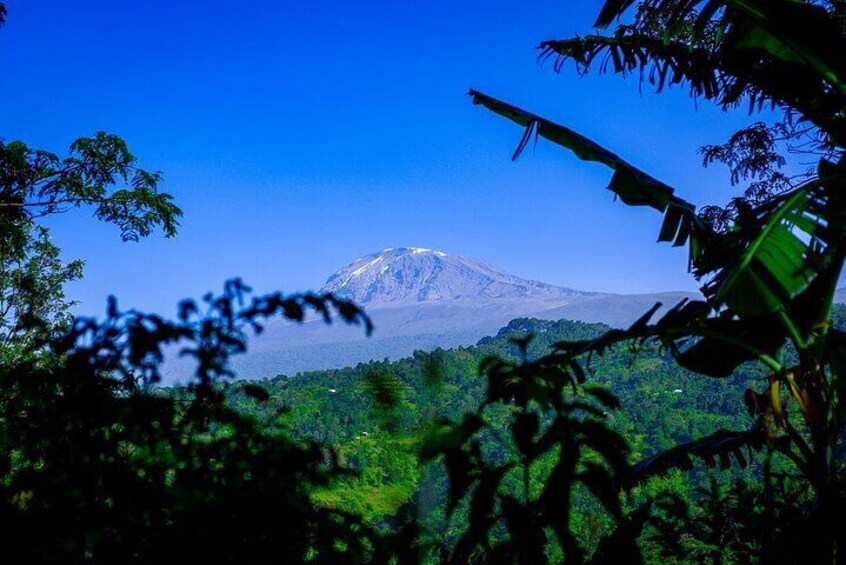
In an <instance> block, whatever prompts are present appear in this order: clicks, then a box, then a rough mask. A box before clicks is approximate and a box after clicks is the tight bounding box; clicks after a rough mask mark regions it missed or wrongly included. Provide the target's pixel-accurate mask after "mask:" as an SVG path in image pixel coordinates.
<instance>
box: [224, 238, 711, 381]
mask: <svg viewBox="0 0 846 565" xmlns="http://www.w3.org/2000/svg"><path fill="white" fill-rule="evenodd" d="M321 291H323V292H332V293H334V294H336V295H337V296H340V297H344V298H349V299H351V300H353V301H355V302H356V303H358V304H359V305H361V306H363V307H364V309H365V311H366V312H367V314H368V315H369V316H370V317H371V319H372V320H373V323H374V325H375V331H374V333H373V336H372V337H371V338H369V339H368V338H365V336H364V333H363V331H362V329H361V328H360V327H355V326H353V327H350V326H346V325H344V324H340V323H335V324H331V325H329V326H327V325H325V324H324V323H323V322H322V321H320V320H317V319H311V320H308V321H306V322H305V323H303V324H291V323H288V322H284V321H274V322H271V323H269V324H267V326H266V328H265V331H264V332H263V334H262V335H261V336H257V337H256V338H254V339H252V340H251V341H250V351H249V353H248V354H247V355H244V356H241V357H239V358H236V359H235V360H234V361H233V368H234V369H235V370H236V372H237V373H238V374H239V375H241V376H243V377H247V378H262V377H268V376H274V375H277V374H288V375H292V374H296V373H298V372H301V371H307V370H315V369H331V368H338V367H342V366H346V365H355V364H356V363H359V362H366V361H370V360H373V359H385V358H389V359H399V358H401V357H404V356H407V355H410V354H411V353H412V352H413V351H415V350H418V349H422V350H431V349H434V348H436V347H457V346H461V345H470V344H473V343H475V342H476V341H477V340H479V339H480V338H481V337H483V336H485V335H489V334H490V333H492V332H495V331H497V330H498V329H499V328H501V327H502V326H505V325H506V324H508V323H509V322H510V321H511V320H513V319H515V318H524V317H534V318H539V319H545V320H558V319H561V318H567V319H571V320H577V321H584V322H602V323H606V324H609V325H612V326H618V327H622V326H626V325H628V324H631V323H632V322H633V321H634V320H636V319H637V318H639V317H640V316H641V315H642V314H643V313H644V312H645V311H647V310H648V309H649V308H651V307H652V306H653V305H654V304H655V303H656V302H661V303H663V304H664V306H665V308H667V307H672V306H673V305H675V304H676V303H678V302H679V301H680V300H682V299H683V298H695V297H696V296H697V295H696V294H693V293H661V294H641V295H619V294H607V293H596V292H584V291H579V290H574V289H571V288H566V287H560V286H555V285H552V284H547V283H543V282H538V281H533V280H528V279H523V278H520V277H517V276H514V275H512V274H509V273H506V272H504V271H502V270H501V269H498V268H496V267H494V266H492V265H490V264H488V263H486V262H485V261H481V260H479V259H475V258H472V257H465V256H460V255H452V254H448V253H445V252H443V251H437V250H433V249H427V248H421V247H406V248H388V249H384V250H382V251H379V252H377V253H372V254H369V255H365V256H363V257H361V258H359V259H357V260H356V261H353V262H352V263H350V264H349V265H347V266H345V267H343V268H342V269H340V270H339V271H337V272H336V273H334V274H333V275H332V276H330V277H329V278H328V279H327V281H326V284H325V285H324V287H323V288H322V289H321Z"/></svg>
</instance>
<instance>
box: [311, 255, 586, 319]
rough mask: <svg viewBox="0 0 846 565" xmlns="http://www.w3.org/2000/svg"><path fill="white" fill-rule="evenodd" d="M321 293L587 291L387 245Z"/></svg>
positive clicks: (458, 296)
mask: <svg viewBox="0 0 846 565" xmlns="http://www.w3.org/2000/svg"><path fill="white" fill-rule="evenodd" d="M321 292H332V293H334V294H336V295H337V296H341V297H343V298H348V299H350V300H353V301H354V302H356V303H357V304H360V305H362V306H368V305H387V304H415V303H427V302H443V301H456V300H501V299H511V298H525V299H544V300H554V299H560V300H562V301H567V300H570V299H573V298H578V297H583V296H592V295H594V294H596V293H587V292H582V291H578V290H574V289H571V288H565V287H559V286H555V285H552V284H549V283H544V282H540V281H536V280H530V279H524V278H521V277H518V276H515V275H512V274H510V273H507V272H505V271H503V270H501V269H499V268H497V267H494V266H493V265H491V264H490V263H488V262H486V261H483V260H481V259H477V258H475V257H469V256H465V255H453V254H449V253H446V252H444V251H438V250H435V249H430V248H426V247H387V248H385V249H383V250H382V251H377V252H375V253H371V254H368V255H365V256H363V257H359V258H358V259H356V260H355V261H353V262H352V263H350V264H349V265H347V266H345V267H343V268H342V269H340V270H339V271H337V272H335V273H334V274H333V275H331V276H330V277H329V278H328V279H327V281H326V284H325V285H324V286H323V288H322V289H321Z"/></svg>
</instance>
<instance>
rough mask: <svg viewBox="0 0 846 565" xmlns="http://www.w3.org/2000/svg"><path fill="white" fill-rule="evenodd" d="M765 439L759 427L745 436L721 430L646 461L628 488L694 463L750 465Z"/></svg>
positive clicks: (633, 472)
mask: <svg viewBox="0 0 846 565" xmlns="http://www.w3.org/2000/svg"><path fill="white" fill-rule="evenodd" d="M764 439H765V435H764V432H763V431H762V428H761V426H760V424H756V425H755V426H753V427H752V428H750V429H749V430H746V431H742V432H732V431H728V430H720V431H718V432H715V433H713V434H711V435H709V436H706V437H703V438H700V439H697V440H695V441H691V442H688V443H684V444H680V445H677V446H676V447H673V448H672V449H668V450H667V451H664V452H662V453H659V454H658V455H655V456H653V457H649V458H648V459H644V460H643V461H641V462H639V463H637V464H635V465H634V466H633V467H632V469H631V474H630V475H629V479H628V483H627V484H626V485H625V486H626V487H629V488H630V487H632V486H634V485H635V484H638V483H641V482H643V481H645V480H647V479H649V478H650V477H654V476H655V475H659V474H661V473H664V472H666V471H668V470H669V469H672V468H681V469H690V468H692V467H693V459H694V458H697V459H702V460H704V461H705V462H706V464H707V465H708V466H711V465H713V464H714V463H715V462H716V461H719V462H720V466H721V467H722V468H724V469H725V468H727V467H728V466H729V465H730V464H731V457H732V456H733V457H734V458H735V459H736V460H737V462H738V463H739V464H740V466H741V467H745V466H746V464H747V458H746V456H745V455H744V452H746V453H747V454H748V453H749V452H751V450H753V449H754V450H756V451H757V450H759V449H761V448H762V447H763V445H764Z"/></svg>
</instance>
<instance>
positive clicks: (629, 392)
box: [228, 306, 846, 543]
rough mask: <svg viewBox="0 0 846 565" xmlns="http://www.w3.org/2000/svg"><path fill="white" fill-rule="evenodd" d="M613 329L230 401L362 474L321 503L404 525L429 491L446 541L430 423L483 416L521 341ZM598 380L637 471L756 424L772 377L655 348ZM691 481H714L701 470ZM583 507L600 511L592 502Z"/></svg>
mask: <svg viewBox="0 0 846 565" xmlns="http://www.w3.org/2000/svg"><path fill="white" fill-rule="evenodd" d="M834 316H835V321H836V325H839V326H840V327H844V326H846V324H844V320H846V309H844V307H843V306H835V313H834ZM608 329H609V327H608V326H605V325H602V324H587V323H583V322H573V321H568V320H560V321H557V322H551V321H544V320H536V319H528V318H522V319H516V320H513V321H512V322H511V323H509V324H508V325H507V326H506V327H504V328H502V329H501V330H500V331H499V332H498V334H497V335H496V336H492V337H487V338H484V339H482V340H480V341H479V342H478V343H477V344H476V345H475V346H472V347H461V348H457V349H449V350H436V351H435V352H433V353H432V354H431V355H430V354H428V353H424V352H422V351H418V352H416V353H415V354H414V355H413V356H412V357H409V358H406V359H402V360H399V361H395V362H388V361H383V362H370V363H363V364H359V365H358V366H356V367H348V368H344V369H338V370H327V371H315V372H309V373H303V374H300V375H298V376H296V377H293V378H288V377H285V376H278V377H276V378H274V379H270V380H268V381H263V382H262V385H263V386H264V387H265V389H266V390H267V391H268V392H269V395H270V396H269V399H267V400H266V401H264V402H259V401H257V400H255V399H253V398H252V397H250V395H248V394H245V393H244V388H245V387H249V386H250V384H249V383H246V382H234V383H230V384H229V385H228V386H229V391H230V398H231V399H232V401H233V402H235V403H236V404H238V405H239V406H240V407H241V408H242V409H245V410H247V411H248V412H251V413H253V414H255V415H256V416H257V417H258V418H259V419H261V420H264V421H265V422H268V423H270V422H274V421H279V420H280V419H281V421H283V422H284V424H285V425H286V426H288V427H290V429H291V431H292V432H293V433H294V435H295V436H299V437H301V438H312V439H316V440H318V441H321V442H325V443H327V444H329V445H332V446H333V447H334V449H335V450H336V453H337V454H338V455H339V456H340V458H341V460H342V461H343V462H344V463H346V464H348V465H349V466H350V467H352V468H353V469H354V470H356V471H357V472H358V473H359V475H358V476H357V477H354V478H350V479H348V480H346V481H343V482H342V483H341V484H339V485H336V486H335V487H332V488H329V489H326V490H323V491H320V492H317V493H315V497H316V498H317V500H319V501H321V502H323V503H324V504H326V505H328V506H332V507H337V508H341V509H344V510H349V511H353V512H358V513H361V514H363V515H365V516H368V517H369V518H370V519H373V520H379V519H381V517H387V516H389V515H392V514H394V513H395V512H396V511H397V510H398V509H399V508H400V507H401V506H402V505H403V504H405V503H408V502H409V501H411V500H412V499H413V497H415V493H418V492H424V491H427V492H428V496H429V499H430V500H429V504H430V511H429V514H431V516H429V517H428V518H427V519H426V522H427V523H428V526H429V527H430V528H431V529H432V530H433V531H435V532H441V534H443V535H447V531H448V530H449V526H448V524H447V523H446V522H445V521H444V519H443V501H444V500H445V494H444V493H445V489H446V488H447V487H446V481H445V478H444V475H443V471H442V469H441V470H438V469H433V468H431V467H425V466H423V465H421V464H420V460H419V456H418V450H417V446H418V445H419V440H420V437H421V436H422V434H423V432H424V430H425V429H426V426H427V424H428V423H430V422H432V421H433V420H434V419H437V418H448V419H452V420H457V419H459V418H460V417H461V416H462V415H463V414H464V413H466V412H472V411H474V410H475V409H476V408H477V407H478V405H479V402H480V399H481V398H482V396H483V392H484V388H485V381H484V379H483V378H480V377H479V376H478V367H479V363H480V362H481V361H482V360H483V359H484V358H485V357H487V356H490V355H497V356H500V357H505V358H512V359H513V358H515V357H516V356H517V355H518V353H519V349H518V346H517V345H516V344H515V341H514V340H515V339H519V338H522V337H525V336H529V335H532V336H533V339H532V340H531V342H530V344H529V347H528V355H529V356H530V357H532V356H538V355H539V354H541V353H543V352H544V351H545V350H546V349H547V348H548V346H549V345H550V344H552V343H555V342H558V341H564V340H568V341H572V340H584V339H590V338H594V337H596V336H599V335H600V334H602V333H603V332H605V331H607V330H608ZM433 361H434V362H436V365H437V367H438V374H439V377H440V382H439V383H438V384H436V385H435V386H432V385H431V382H430V381H431V372H432V363H433ZM374 375H378V376H380V377H381V378H382V379H383V381H384V380H385V379H386V380H387V381H388V382H393V383H394V384H395V386H394V387H393V391H392V392H393V393H395V394H396V396H397V402H398V408H397V409H396V410H395V411H393V412H392V413H390V414H386V413H385V412H384V411H380V409H379V406H378V405H377V404H376V403H374V400H373V397H374V391H373V390H372V380H373V376H374ZM588 375H589V376H588V378H589V379H590V380H591V381H592V382H596V383H599V384H602V385H605V386H607V387H609V388H610V389H611V390H612V391H613V392H614V393H615V394H616V395H617V396H618V397H619V399H620V401H621V404H622V407H621V409H620V410H617V411H615V412H614V413H613V414H610V415H609V418H611V419H612V422H613V426H614V427H615V428H616V429H618V430H619V431H620V432H621V433H622V434H623V435H624V436H625V437H626V438H628V440H629V442H630V444H631V447H632V454H631V458H632V460H633V461H634V460H640V459H642V458H644V457H648V456H650V455H652V454H655V453H658V452H660V451H662V450H666V449H669V448H671V447H673V446H674V445H677V444H678V443H681V442H686V441H690V440H693V439H696V438H700V437H703V436H705V435H708V434H711V433H713V432H715V431H717V430H719V429H729V430H743V429H746V428H748V427H749V425H750V424H751V423H752V419H751V418H750V417H749V416H748V415H747V410H746V408H745V406H744V403H743V395H744V392H745V390H746V389H747V388H749V387H754V388H756V389H762V388H763V387H764V385H763V384H762V383H763V379H764V373H763V372H762V371H761V370H760V369H758V368H757V367H754V366H751V365H750V366H747V367H745V368H744V369H743V370H741V371H738V372H737V373H736V374H735V375H733V376H732V377H730V378H728V379H715V378H709V377H703V376H699V375H695V374H692V373H690V372H688V371H686V370H684V369H681V368H680V367H679V366H678V365H676V364H675V363H673V362H672V361H671V360H670V359H669V357H667V356H665V355H664V354H662V352H660V351H657V350H655V349H651V350H640V351H638V352H637V354H634V353H633V352H632V351H630V350H629V349H628V348H626V347H619V348H616V349H613V350H611V351H609V352H607V353H606V355H604V356H602V357H595V358H594V359H593V360H592V361H591V363H590V365H589V373H588ZM427 383H429V384H427ZM375 392H376V394H379V392H380V391H375ZM381 392H384V391H381ZM491 441H493V440H491ZM691 472H692V473H695V474H702V473H705V472H707V470H706V469H705V467H704V466H701V465H699V466H697V467H696V468H695V469H694V470H693V471H691ZM756 472H757V471H756V467H755V465H753V468H752V469H751V470H747V471H743V472H741V471H739V470H738V469H737V468H736V467H732V469H731V470H730V471H728V473H729V475H728V477H734V476H740V475H741V474H743V475H744V476H753V475H754V474H755V473H756ZM674 477H675V478H674V479H668V480H673V481H675V483H674V485H673V487H672V489H673V490H674V491H677V492H679V493H681V494H682V495H688V496H693V495H694V490H693V486H691V485H693V484H696V483H697V482H698V481H694V480H692V479H693V477H688V478H685V477H684V474H680V473H676V474H675V475H674ZM698 478H699V479H701V478H702V477H698ZM686 489H687V490H686ZM584 504H585V506H586V507H587V508H590V504H591V503H590V502H588V501H587V499H586V500H585V502H584ZM585 512H586V515H587V517H585V516H582V518H579V519H577V520H576V523H577V524H578V527H577V529H578V530H580V531H581V532H582V535H584V536H586V537H587V538H590V537H591V536H593V535H596V534H597V532H598V530H597V529H596V524H595V523H594V522H592V520H595V517H596V516H597V515H599V514H598V513H594V512H593V511H592V510H586V511H585ZM579 520H581V521H579ZM591 524H593V525H591ZM591 532H592V533H591ZM586 541H588V543H589V540H586Z"/></svg>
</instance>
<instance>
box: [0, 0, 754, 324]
mask: <svg viewBox="0 0 846 565" xmlns="http://www.w3.org/2000/svg"><path fill="white" fill-rule="evenodd" d="M599 5H600V2H599V1H586V2H570V1H566V0H557V1H547V0H532V1H530V2H527V1H525V0H508V1H504V0H485V1H478V0H469V1H462V2H456V1H454V0H450V1H446V0H429V1H426V2H422V1H414V2H387V1H363V2H349V1H340V0H339V1H331V2H326V1H323V2H320V1H312V2H290V1H286V0H262V1H258V0H255V1H250V0H245V1H243V2H238V3H235V2H218V1H211V0H204V1H202V2H200V1H194V2H187V1H181V0H168V1H164V0H145V1H144V2H107V1H103V0H100V1H86V0H80V1H75V2H59V1H56V0H50V1H45V0H25V1H24V0H7V6H8V8H9V19H8V22H7V24H6V26H5V28H3V29H0V135H2V136H3V137H4V138H5V139H6V140H12V139H23V140H25V141H27V142H28V143H30V144H31V145H33V146H37V147H41V148H45V149H49V150H53V151H56V152H63V151H64V150H65V149H66V147H67V145H68V144H69V143H70V142H71V141H72V140H73V139H74V138H75V137H78V136H80V135H86V134H90V133H93V132H94V131H97V130H106V131H110V132H113V133H117V134H119V135H121V136H123V137H124V138H125V139H126V140H127V142H128V143H129V145H130V148H131V149H132V150H133V152H134V153H135V154H136V155H137V156H138V157H139V158H140V160H141V163H142V165H143V166H145V167H146V168H150V169H156V170H160V171H162V172H163V173H164V178H165V180H164V183H163V185H162V188H163V189H164V190H165V191H168V192H171V193H172V194H174V195H175V197H176V199H177V202H178V204H179V205H180V206H182V208H183V209H184V211H185V217H184V220H183V226H182V229H181V233H180V235H179V236H178V238H176V239H175V240H164V239H163V238H162V237H160V236H158V235H157V236H154V237H152V238H150V239H147V240H144V241H142V242H140V243H137V244H130V243H121V242H120V241H119V238H118V236H117V232H116V230H115V229H114V228H113V227H110V226H103V225H98V224H97V222H96V221H95V220H93V219H92V218H90V213H88V212H86V211H74V212H71V213H69V214H67V215H65V216H63V217H62V218H60V219H58V220H56V221H54V222H53V225H54V233H55V237H56V239H57V240H58V242H59V244H60V245H61V246H62V247H63V248H64V250H65V254H66V256H67V257H68V258H75V257H81V258H84V259H85V260H86V262H87V268H86V278H85V280H84V281H83V282H81V283H77V284H74V285H73V286H72V287H71V289H70V294H71V295H72V296H73V297H75V298H78V299H80V300H82V306H81V308H80V311H81V312H85V313H94V312H102V310H103V308H104V304H105V302H104V301H105V297H106V295H107V294H109V293H115V294H117V295H118V297H119V299H120V301H121V304H122V305H123V306H133V307H139V308H145V309H154V310H158V311H163V312H172V311H173V306H174V305H175V303H176V301H177V300H178V299H180V298H182V297H186V296H199V295H200V294H201V293H203V292H204V291H206V290H208V289H212V288H215V289H216V288H219V287H220V285H221V283H222V282H223V281H224V280H225V279H226V278H228V277H231V276H233V275H239V276H242V277H243V278H244V279H245V280H246V281H247V282H248V283H250V284H252V285H253V286H254V287H255V288H256V289H257V290H261V291H270V290H274V289H282V290H289V291H290V290H297V289H307V288H318V287H319V286H320V285H321V284H322V283H323V282H324V280H325V279H326V277H327V276H329V275H330V274H331V273H332V272H333V271H334V270H336V269H337V268H339V267H341V266H343V265H344V264H346V263H348V262H349V261H352V260H354V259H355V258H357V257H359V256H360V255H363V254H365V253H368V252H371V251H375V250H378V249H381V248H384V247H397V246H424V247H433V248H438V249H443V250H445V251H448V252H453V253H460V254H467V255H474V256H478V257H481V258H484V259H487V260H488V261H490V262H492V263H494V264H496V265H499V266H501V267H503V268H505V269H506V270H508V271H511V272H513V273H515V274H517V275H521V276H524V277H529V278H534V279H539V280H543V281H547V282H551V283H556V284H561V285H567V286H572V287H576V288H581V289H587V290H602V291H616V292H645V291H658V290H669V289H690V288H695V285H694V283H693V281H692V279H691V278H690V277H689V276H688V275H687V273H686V258H685V254H684V252H681V251H679V250H674V249H672V248H670V247H668V246H666V245H656V244H655V243H654V241H655V239H656V235H657V232H658V227H659V220H660V218H659V217H657V215H656V214H654V213H652V212H651V211H649V210H640V209H631V208H627V207H625V206H623V205H621V204H619V203H614V202H612V195H611V193H610V192H608V191H607V190H604V187H605V186H606V184H607V181H608V179H609V172H608V171H607V170H606V169H604V168H603V167H601V166H599V165H595V164H589V163H583V162H581V161H579V160H577V159H576V158H575V157H573V156H571V155H569V154H567V153H565V152H563V151H561V150H558V149H556V148H555V147H554V146H552V145H549V144H545V143H540V144H539V145H538V147H537V149H536V151H535V152H534V154H532V152H527V154H526V155H525V156H524V157H523V158H522V159H521V160H520V161H518V162H517V163H512V162H511V161H510V155H511V152H512V150H513V148H514V146H515V144H516V143H517V141H518V140H519V137H520V135H521V132H520V130H519V129H518V128H517V127H516V126H513V125H512V124H509V123H506V122H505V121H503V120H501V119H499V118H495V117H492V116H491V115H489V114H487V113H486V112H485V111H484V110H482V109H481V108H479V107H474V106H473V105H472V104H471V103H470V100H469V98H468V97H467V96H466V92H467V90H468V88H470V87H474V88H478V89H480V90H482V91H484V92H486V93H489V94H492V95H495V96H498V97H502V98H504V99H506V100H508V101H511V102H513V103H516V104H518V105H522V106H524V107H527V108H529V109H533V110H535V111H538V112H540V113H542V114H544V115H546V116H547V117H549V118H551V119H554V120H556V121H559V122H561V123H564V124H567V125H570V126H572V127H574V128H576V129H577V130H579V131H581V132H583V133H585V134H587V135H588V136H591V137H593V138H594V139H596V140H598V141H600V142H602V143H604V144H606V145H607V146H609V147H610V148H612V149H614V150H615V151H617V152H618V153H619V154H621V155H623V156H624V157H625V158H627V159H629V160H630V161H631V162H633V163H635V164H637V165H639V166H641V167H643V168H644V169H646V170H648V171H650V172H652V173H653V174H654V175H655V176H657V177H658V178H660V179H662V180H664V181H666V182H668V183H670V184H673V185H674V186H677V187H678V188H679V190H680V193H681V195H682V196H684V197H686V198H689V199H692V200H694V201H696V202H700V203H722V202H724V201H725V200H726V199H727V197H728V196H729V195H730V194H731V192H732V190H731V188H730V187H729V186H728V178H727V174H726V172H725V171H724V170H722V169H720V168H714V169H709V170H707V171H706V170H702V169H701V168H700V158H699V156H698V155H697V153H696V149H697V147H699V146H700V145H702V144H705V143H717V142H721V141H723V140H724V139H725V138H726V137H727V135H728V134H729V133H730V132H731V131H733V130H734V129H736V128H737V127H739V126H741V125H742V124H744V123H747V122H749V121H750V120H751V118H749V116H747V115H746V114H745V112H742V111H740V112H736V113H731V114H725V113H723V112H720V111H718V110H715V109H713V108H711V107H708V106H701V107H700V108H699V109H698V110H697V109H695V108H694V105H693V103H692V102H691V100H690V99H689V98H688V97H687V95H686V93H685V91H682V90H678V89H677V90H675V91H672V92H670V93H668V94H667V93H665V94H661V95H655V94H653V93H652V92H651V91H650V90H649V89H648V88H646V87H644V91H643V94H641V93H640V92H639V89H638V84H637V81H636V80H628V81H624V80H622V79H620V78H619V77H614V76H609V77H600V76H591V77H588V78H583V79H580V78H578V77H577V76H576V74H575V73H574V72H572V69H568V71H567V72H565V73H563V74H561V75H555V74H554V73H553V72H552V69H551V68H550V67H549V66H540V65H539V64H538V63H537V61H536V55H537V53H536V51H535V49H534V47H535V45H536V44H537V43H538V42H539V41H541V40H543V39H549V38H558V37H568V36H572V35H573V34H575V33H577V32H578V33H587V32H589V31H590V24H591V23H592V21H593V17H594V16H595V14H596V12H597V9H598V6H599Z"/></svg>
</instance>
